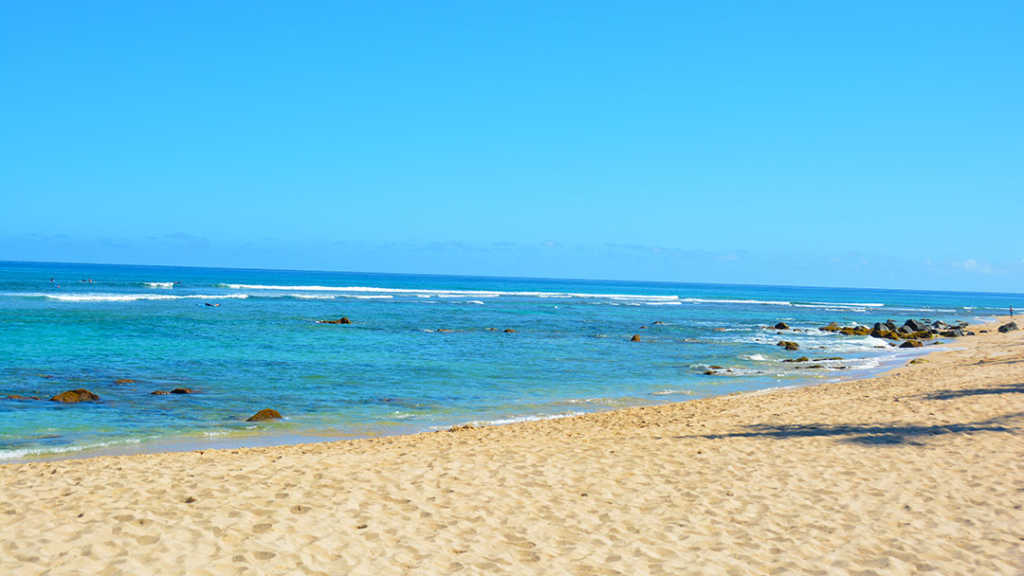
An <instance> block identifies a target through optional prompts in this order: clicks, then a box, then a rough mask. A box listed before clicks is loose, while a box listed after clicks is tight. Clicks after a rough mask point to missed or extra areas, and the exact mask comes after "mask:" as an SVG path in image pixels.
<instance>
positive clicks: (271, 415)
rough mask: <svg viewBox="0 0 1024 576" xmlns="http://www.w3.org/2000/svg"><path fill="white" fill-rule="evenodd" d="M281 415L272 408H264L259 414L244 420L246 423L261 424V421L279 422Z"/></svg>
mask: <svg viewBox="0 0 1024 576" xmlns="http://www.w3.org/2000/svg"><path fill="white" fill-rule="evenodd" d="M280 419H281V413H280V412H278V411H277V410H274V409H273V408H264V409H263V410H260V411H259V412H257V413H255V414H253V415H252V416H249V417H248V418H246V419H245V421H246V422H261V421H263V420H280Z"/></svg>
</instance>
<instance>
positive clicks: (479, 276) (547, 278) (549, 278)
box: [0, 259, 1024, 297]
mask: <svg viewBox="0 0 1024 576" xmlns="http://www.w3.org/2000/svg"><path fill="white" fill-rule="evenodd" d="M4 264H43V265H45V264H57V265H71V266H135V267H140V268H187V269H194V270H238V271H253V272H317V273H328V274H371V275H380V276H420V277H432V278H468V279H492V280H541V281H563V282H595V283H612V282H626V283H634V284H663V285H694V286H737V287H756V288H814V289H826V290H889V291H893V292H925V293H936V294H957V293H960V294H995V295H1008V296H1022V297H1024V292H1002V291H995V290H922V289H915V288H883V287H868V286H820V285H802V284H758V283H755V282H695V281H670V280H636V279H629V280H627V279H621V278H619V279H615V278H564V277H556V276H499V275H491V274H444V273H433V272H432V273H422V272H378V271H365V270H310V269H305V268H252V267H240V266H195V265H176V264H126V263H121V262H61V261H55V260H3V259H0V265H4Z"/></svg>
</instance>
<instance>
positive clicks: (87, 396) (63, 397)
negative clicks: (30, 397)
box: [50, 388, 100, 404]
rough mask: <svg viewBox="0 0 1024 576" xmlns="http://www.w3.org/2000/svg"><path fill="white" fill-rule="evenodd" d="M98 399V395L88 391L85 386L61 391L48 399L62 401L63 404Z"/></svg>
mask: <svg viewBox="0 0 1024 576" xmlns="http://www.w3.org/2000/svg"><path fill="white" fill-rule="evenodd" d="M99 399H100V397H99V396H97V395H95V394H93V393H92V392H89V391H88V390H86V389H85V388H78V389H75V390H67V391H65V392H61V393H60V394H57V395H56V396H54V397H53V398H50V401H52V402H63V403H64V404H77V403H78V402H95V401H97V400H99Z"/></svg>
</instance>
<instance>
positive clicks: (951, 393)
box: [922, 384, 1024, 400]
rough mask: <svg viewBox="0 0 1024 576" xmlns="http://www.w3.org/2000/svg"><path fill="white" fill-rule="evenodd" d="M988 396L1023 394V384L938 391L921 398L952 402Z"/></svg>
mask: <svg viewBox="0 0 1024 576" xmlns="http://www.w3.org/2000/svg"><path fill="white" fill-rule="evenodd" d="M988 394H1024V384H1002V385H1000V386H992V387H990V388H966V389H964V390H939V391H938V392H932V393H931V394H927V395H925V396H922V398H924V399H926V400H952V399H954V398H963V397H964V396H986V395H988Z"/></svg>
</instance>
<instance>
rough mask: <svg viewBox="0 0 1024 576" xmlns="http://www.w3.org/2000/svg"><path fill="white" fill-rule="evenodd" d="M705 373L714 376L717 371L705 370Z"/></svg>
mask: <svg viewBox="0 0 1024 576" xmlns="http://www.w3.org/2000/svg"><path fill="white" fill-rule="evenodd" d="M704 375H705V376H714V375H715V373H714V372H713V371H711V370H705V371H704Z"/></svg>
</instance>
